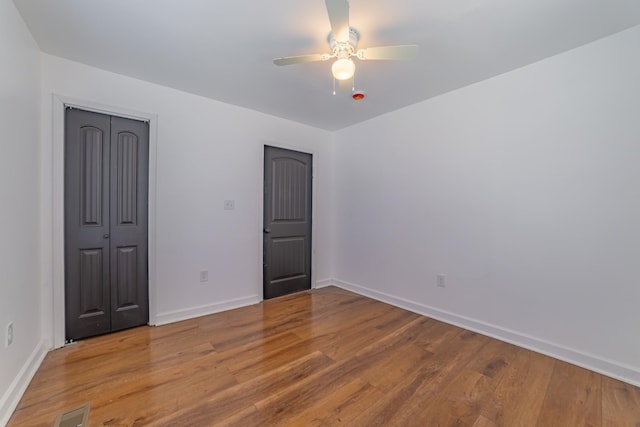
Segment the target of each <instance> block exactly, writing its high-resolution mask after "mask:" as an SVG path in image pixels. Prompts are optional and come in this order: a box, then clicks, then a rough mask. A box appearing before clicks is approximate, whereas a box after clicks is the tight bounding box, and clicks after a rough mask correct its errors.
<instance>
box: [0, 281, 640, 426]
mask: <svg viewBox="0 0 640 427" xmlns="http://www.w3.org/2000/svg"><path fill="white" fill-rule="evenodd" d="M87 402H89V403H91V413H90V417H89V419H90V425H92V426H142V425H144V426H161V427H165V426H189V427H192V426H193V427H199V426H262V425H265V426H266V425H268V426H277V425H282V426H301V425H304V426H322V427H326V426H338V425H349V426H363V427H364V426H366V427H370V426H402V427H406V426H420V427H424V426H428V427H430V426H435V425H440V426H450V425H462V426H474V427H496V426H506V427H511V426H536V425H538V426H544V427H547V426H563V427H564V426H574V425H585V426H586V425H589V426H600V425H604V426H607V427H609V426H611V427H613V426H616V427H617V426H635V427H638V426H640V389H639V388H637V387H633V386H631V385H629V384H625V383H622V382H620V381H617V380H613V379H610V378H607V377H604V376H602V375H599V374H596V373H593V372H590V371H587V370H584V369H581V368H577V367H575V366H572V365H569V364H567V363H564V362H561V361H559V360H555V359H552V358H550V357H547V356H543V355H540V354H538V353H534V352H531V351H529V350H526V349H522V348H519V347H516V346H513V345H510V344H506V343H504V342H500V341H497V340H494V339H491V338H489V337H486V336H483V335H480V334H477V333H474V332H471V331H466V330H464V329H462V328H459V327H455V326H451V325H447V324H445V323H443V322H440V321H437V320H434V319H429V318H426V317H423V316H419V315H417V314H415V313H411V312H408V311H405V310H402V309H400V308H397V307H393V306H390V305H388V304H384V303H381V302H378V301H375V300H372V299H369V298H365V297H362V296H359V295H356V294H353V293H351V292H348V291H345V290H342V289H338V288H334V287H327V288H323V289H318V290H313V291H310V292H302V293H298V294H294V295H288V296H284V297H280V298H275V299H272V300H268V301H264V302H262V303H260V304H256V305H251V306H248V307H244V308H240V309H235V310H230V311H227V312H223V313H217V314H214V315H210V316H204V317H201V318H197V319H190V320H186V321H182V322H177V323H174V324H170V325H165V326H160V327H140V328H135V329H131V330H127V331H121V332H118V333H114V334H111V335H106V336H101V337H97V338H92V339H88V340H84V341H81V342H79V343H77V344H73V345H70V346H67V347H65V348H62V349H58V350H55V351H52V352H50V353H49V354H48V355H47V357H46V358H45V360H44V362H43V363H42V365H41V367H40V369H39V370H38V372H37V373H36V375H35V377H34V378H33V380H32V382H31V384H30V385H29V387H28V389H27V391H26V392H25V394H24V396H23V398H22V399H21V400H20V402H19V404H18V407H17V409H16V411H15V413H14V414H13V416H12V418H11V419H10V421H9V424H8V426H9V427H16V426H20V427H22V426H26V427H34V426H51V424H52V422H53V420H54V419H55V417H56V416H57V415H58V414H59V413H62V412H66V411H68V410H71V409H74V408H76V407H78V406H81V405H83V404H85V403H87Z"/></svg>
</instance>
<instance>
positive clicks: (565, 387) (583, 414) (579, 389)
mask: <svg viewBox="0 0 640 427" xmlns="http://www.w3.org/2000/svg"><path fill="white" fill-rule="evenodd" d="M537 425H538V426H540V427H542V426H549V425H563V426H593V427H598V426H601V425H602V376H601V375H598V374H596V373H595V372H591V371H588V370H586V369H584V368H580V367H578V366H574V365H570V364H568V363H563V362H560V361H555V362H554V369H553V374H552V376H551V380H550V381H549V386H548V388H547V393H546V395H545V399H544V403H543V404H542V409H541V410H540V417H539V418H538V423H537Z"/></svg>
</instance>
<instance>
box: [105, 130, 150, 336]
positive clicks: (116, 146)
mask: <svg viewBox="0 0 640 427" xmlns="http://www.w3.org/2000/svg"><path fill="white" fill-rule="evenodd" d="M148 140H149V134H148V126H147V124H146V123H143V122H139V121H136V120H130V119H125V118H121V117H112V118H111V227H110V230H111V239H110V240H111V310H112V312H111V328H112V330H114V331H115V330H119V329H124V328H130V327H131V326H137V325H143V324H145V323H147V321H148V319H149V304H148V289H149V287H148V284H147V275H148V274H147V271H148V270H147V200H148V197H147V193H148V190H147V188H148V176H149V173H148V158H149V151H148V150H149V145H148Z"/></svg>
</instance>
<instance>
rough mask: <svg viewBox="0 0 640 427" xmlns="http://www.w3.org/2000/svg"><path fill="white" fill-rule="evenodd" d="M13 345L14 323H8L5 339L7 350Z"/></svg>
mask: <svg viewBox="0 0 640 427" xmlns="http://www.w3.org/2000/svg"><path fill="white" fill-rule="evenodd" d="M11 344H13V322H9V323H7V332H6V334H5V337H4V346H5V348H7V347H9V346H10V345H11Z"/></svg>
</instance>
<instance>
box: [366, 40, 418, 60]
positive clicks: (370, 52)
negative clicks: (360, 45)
mask: <svg viewBox="0 0 640 427" xmlns="http://www.w3.org/2000/svg"><path fill="white" fill-rule="evenodd" d="M418 50H419V48H418V45H415V44H407V45H401V46H381V47H368V48H364V49H359V50H358V52H356V56H357V57H358V59H414V58H415V57H416V56H418Z"/></svg>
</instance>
